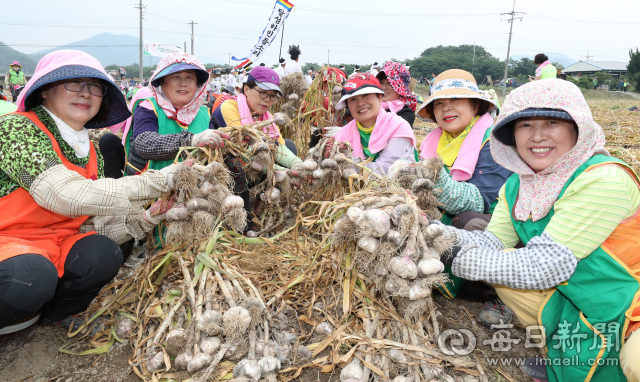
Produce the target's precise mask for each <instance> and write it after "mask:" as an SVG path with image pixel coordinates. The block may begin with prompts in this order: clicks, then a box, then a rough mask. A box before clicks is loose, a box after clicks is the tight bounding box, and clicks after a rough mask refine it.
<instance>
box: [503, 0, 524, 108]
mask: <svg viewBox="0 0 640 382" xmlns="http://www.w3.org/2000/svg"><path fill="white" fill-rule="evenodd" d="M502 14H503V15H511V20H509V22H510V23H511V27H510V28H509V45H508V47H507V61H506V62H505V64H504V81H503V83H502V96H503V97H504V95H505V94H506V92H507V76H508V75H509V54H510V53H511V34H513V19H514V18H516V19H520V21H522V17H515V16H516V15H518V14H525V13H524V12H516V1H515V0H513V9H511V12H509V13H502Z"/></svg>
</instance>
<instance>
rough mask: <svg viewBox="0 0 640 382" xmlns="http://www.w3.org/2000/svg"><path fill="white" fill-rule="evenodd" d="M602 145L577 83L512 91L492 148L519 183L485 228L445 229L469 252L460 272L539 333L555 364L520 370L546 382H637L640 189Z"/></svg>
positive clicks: (460, 254)
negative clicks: (493, 291)
mask: <svg viewBox="0 0 640 382" xmlns="http://www.w3.org/2000/svg"><path fill="white" fill-rule="evenodd" d="M604 143H605V137H604V133H603V131H602V128H601V127H600V126H599V125H598V124H597V123H595V122H594V120H593V117H592V115H591V111H590V109H589V106H588V105H587V103H586V101H585V99H584V97H583V95H582V93H581V91H580V89H579V88H578V87H576V86H575V85H573V84H572V83H570V82H568V81H562V80H558V79H556V80H549V81H536V82H533V83H530V84H527V85H525V86H522V87H520V88H518V89H516V90H514V91H513V92H512V93H511V94H510V95H509V96H508V97H507V99H506V101H505V103H504V105H503V107H502V113H501V114H500V117H499V119H498V122H497V124H496V127H495V128H494V130H493V133H492V135H491V150H492V154H493V156H494V158H495V159H496V162H497V163H499V164H501V165H502V166H504V167H506V168H508V169H510V170H512V171H514V172H515V174H514V175H512V176H511V177H510V178H509V180H508V181H507V183H506V184H505V186H504V187H503V188H502V189H501V190H500V198H499V201H498V205H497V207H496V209H495V211H494V213H493V217H492V219H491V222H490V223H489V225H488V227H487V230H486V231H485V232H466V231H463V230H457V229H454V228H451V227H445V231H446V232H447V234H451V235H452V237H453V238H455V240H456V241H457V245H458V246H459V248H461V249H459V250H457V251H454V255H453V256H452V257H450V258H449V259H447V260H446V261H447V262H448V263H449V264H450V265H451V267H452V271H453V274H454V275H456V276H458V277H462V278H464V279H467V280H483V281H485V282H488V283H491V284H493V285H494V287H495V288H496V291H497V293H498V295H499V296H500V298H501V299H502V301H504V303H505V304H507V306H509V307H510V308H511V309H512V310H513V311H514V312H515V314H516V316H517V317H518V319H519V320H520V322H521V323H522V325H523V326H525V327H528V326H532V325H542V328H541V329H543V332H542V333H543V335H542V337H543V338H545V339H546V345H545V346H546V348H545V349H546V353H547V354H546V357H547V358H546V360H545V359H540V358H536V359H535V360H534V359H528V360H527V361H526V362H525V365H524V366H523V367H522V368H523V370H524V371H525V373H527V374H529V375H530V376H532V377H534V378H535V379H538V380H542V381H546V380H548V381H561V382H578V381H593V382H596V381H603V382H604V381H606V382H611V381H627V380H629V381H640V334H638V332H637V331H635V330H637V329H638V328H639V327H640V308H639V306H640V304H639V302H638V296H639V295H640V277H638V276H637V274H636V272H638V271H639V270H640V251H639V249H640V217H639V216H638V215H639V213H640V191H639V186H640V183H639V182H638V178H637V176H636V174H635V173H634V171H633V170H632V169H631V168H630V167H629V166H628V165H627V164H625V163H624V162H622V161H620V160H618V159H614V158H611V157H610V156H609V154H608V152H607V151H606V150H605V148H604ZM519 242H521V243H522V244H524V247H522V248H519V249H514V247H515V246H516V244H517V243H519ZM569 341H570V343H569Z"/></svg>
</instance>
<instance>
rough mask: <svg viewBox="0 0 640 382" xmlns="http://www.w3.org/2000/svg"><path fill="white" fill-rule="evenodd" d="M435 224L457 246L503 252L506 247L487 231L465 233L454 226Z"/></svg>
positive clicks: (436, 222)
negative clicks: (440, 227)
mask: <svg viewBox="0 0 640 382" xmlns="http://www.w3.org/2000/svg"><path fill="white" fill-rule="evenodd" d="M434 223H435V224H440V225H442V227H443V228H444V233H445V236H446V237H447V238H450V239H453V241H454V243H455V245H458V246H461V247H462V246H465V245H466V246H477V247H480V248H485V249H490V250H492V251H503V250H504V249H505V247H504V245H503V244H502V242H501V241H500V239H499V238H498V237H496V235H494V234H493V233H491V232H487V231H465V230H462V229H458V228H455V227H452V226H447V225H444V224H442V223H440V222H438V221H434Z"/></svg>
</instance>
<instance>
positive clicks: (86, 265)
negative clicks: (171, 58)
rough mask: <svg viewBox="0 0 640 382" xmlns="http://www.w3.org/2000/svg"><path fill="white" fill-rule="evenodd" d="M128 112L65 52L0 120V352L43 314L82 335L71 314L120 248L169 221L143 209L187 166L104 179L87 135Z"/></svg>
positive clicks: (103, 278)
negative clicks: (162, 222)
mask: <svg viewBox="0 0 640 382" xmlns="http://www.w3.org/2000/svg"><path fill="white" fill-rule="evenodd" d="M130 115H131V114H130V113H129V111H128V110H127V107H126V102H125V100H124V97H123V96H122V93H121V92H120V90H119V89H118V87H117V86H116V85H115V83H114V82H113V80H112V79H111V78H110V77H109V76H108V75H107V73H106V72H105V70H104V69H103V68H102V66H101V65H100V62H99V61H98V60H96V59H95V58H94V57H92V56H90V55H88V54H86V53H83V52H79V51H73V50H62V51H57V52H54V53H50V54H48V55H46V56H44V57H43V58H42V59H41V60H40V62H39V63H38V67H37V68H36V72H35V74H34V77H33V80H32V81H30V82H29V84H28V85H27V87H26V88H25V90H24V91H23V92H22V94H21V95H20V97H19V98H18V112H15V113H10V114H6V115H4V116H2V117H0V211H2V214H1V215H0V312H1V313H0V353H2V352H4V351H9V350H11V348H12V347H15V346H19V345H20V344H21V343H23V342H24V341H26V340H28V338H29V336H30V334H32V333H33V329H34V328H35V326H34V325H33V324H34V323H36V322H37V321H38V318H39V317H40V315H41V316H42V319H43V323H44V324H46V325H51V326H62V327H66V328H69V327H70V326H71V325H72V324H73V326H74V328H77V327H78V326H79V325H80V324H81V323H82V322H83V319H82V317H74V315H75V314H77V313H79V312H82V311H83V310H84V309H86V307H87V306H88V305H89V303H90V302H91V300H92V299H93V298H94V297H95V296H96V295H97V294H98V292H99V291H100V289H101V288H102V287H103V286H104V285H105V284H106V283H107V282H109V280H111V279H112V278H113V277H114V276H115V275H116V273H117V272H118V269H119V268H120V266H121V264H122V262H123V258H122V257H123V255H122V251H121V250H120V248H119V246H118V243H123V242H125V241H127V240H130V239H131V238H137V239H142V238H144V236H145V235H146V233H147V232H149V231H150V230H152V229H153V227H154V226H155V225H156V224H157V223H158V222H159V221H160V220H161V219H162V218H163V212H164V208H163V207H162V206H161V205H160V204H159V203H155V204H154V205H152V207H151V208H150V209H149V210H146V211H145V210H144V208H143V206H144V205H145V204H146V203H148V201H149V200H151V199H154V198H158V197H161V196H163V195H165V194H166V193H168V192H169V191H170V190H171V189H172V188H173V185H172V181H171V180H172V179H173V174H174V173H175V171H176V170H177V169H178V168H179V167H180V166H182V165H181V164H175V165H172V166H169V167H167V168H165V169H163V170H161V171H148V172H146V173H145V174H144V175H141V176H137V177H127V178H124V179H118V180H115V179H105V178H104V162H103V159H102V155H101V154H100V153H99V152H98V151H97V150H96V149H95V148H94V146H93V145H92V144H91V142H90V140H89V136H88V131H87V129H95V128H101V127H106V126H111V125H113V124H116V123H119V122H122V121H124V120H125V119H126V118H128V117H129V116H130ZM74 321H75V322H74ZM3 337H4V338H3ZM8 337H10V338H9V339H10V340H7V338H8ZM3 344H4V345H7V344H9V345H7V346H5V347H3V346H2V345H3Z"/></svg>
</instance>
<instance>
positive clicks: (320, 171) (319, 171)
mask: <svg viewBox="0 0 640 382" xmlns="http://www.w3.org/2000/svg"><path fill="white" fill-rule="evenodd" d="M326 174H327V172H326V171H325V170H323V169H321V168H319V169H317V170H315V171H314V172H313V177H314V178H315V179H322V178H324V177H325V175H326Z"/></svg>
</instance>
